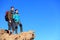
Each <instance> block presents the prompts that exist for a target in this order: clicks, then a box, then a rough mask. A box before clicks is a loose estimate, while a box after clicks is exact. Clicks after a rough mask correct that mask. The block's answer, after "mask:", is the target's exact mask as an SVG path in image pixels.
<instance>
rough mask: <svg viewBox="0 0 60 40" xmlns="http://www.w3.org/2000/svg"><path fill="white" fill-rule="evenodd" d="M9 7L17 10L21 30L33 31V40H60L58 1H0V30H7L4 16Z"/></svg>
mask: <svg viewBox="0 0 60 40" xmlns="http://www.w3.org/2000/svg"><path fill="white" fill-rule="evenodd" d="M11 6H14V7H15V9H16V8H17V9H18V10H19V13H20V21H21V22H22V24H23V30H24V31H29V30H34V31H35V36H36V37H35V39H34V40H60V1H59V0H0V29H8V25H7V22H6V21H5V19H4V16H5V12H6V11H8V10H10V7H11ZM18 32H19V29H18Z"/></svg>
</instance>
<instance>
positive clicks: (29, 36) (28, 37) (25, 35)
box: [0, 30, 35, 40]
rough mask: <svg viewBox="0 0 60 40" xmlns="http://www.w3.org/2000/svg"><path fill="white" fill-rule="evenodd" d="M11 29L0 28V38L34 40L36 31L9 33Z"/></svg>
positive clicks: (2, 39)
mask: <svg viewBox="0 0 60 40" xmlns="http://www.w3.org/2000/svg"><path fill="white" fill-rule="evenodd" d="M8 32H9V31H5V30H0V40H33V39H34V37H35V36H34V32H33V31H28V32H22V33H20V34H11V35H10V34H9V33H8Z"/></svg>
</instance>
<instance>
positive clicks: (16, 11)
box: [13, 9, 23, 34]
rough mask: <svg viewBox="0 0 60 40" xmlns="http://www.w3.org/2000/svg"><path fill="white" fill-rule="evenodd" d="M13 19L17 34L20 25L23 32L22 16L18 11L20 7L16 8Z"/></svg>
mask: <svg viewBox="0 0 60 40" xmlns="http://www.w3.org/2000/svg"><path fill="white" fill-rule="evenodd" d="M13 20H14V22H15V32H16V34H17V29H18V25H19V26H20V31H21V32H23V29H22V24H21V22H20V16H19V13H18V9H16V10H15V13H14V14H13Z"/></svg>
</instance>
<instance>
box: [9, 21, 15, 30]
mask: <svg viewBox="0 0 60 40" xmlns="http://www.w3.org/2000/svg"><path fill="white" fill-rule="evenodd" d="M11 29H12V30H14V25H13V21H11V23H10V22H9V21H8V30H11Z"/></svg>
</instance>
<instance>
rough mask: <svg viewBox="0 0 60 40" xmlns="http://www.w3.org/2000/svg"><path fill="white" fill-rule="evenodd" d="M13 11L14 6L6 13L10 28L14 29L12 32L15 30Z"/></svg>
mask: <svg viewBox="0 0 60 40" xmlns="http://www.w3.org/2000/svg"><path fill="white" fill-rule="evenodd" d="M13 13H14V7H13V6H12V7H11V9H10V11H7V12H6V15H5V20H6V21H7V22H8V30H11V29H12V32H14V26H13Z"/></svg>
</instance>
